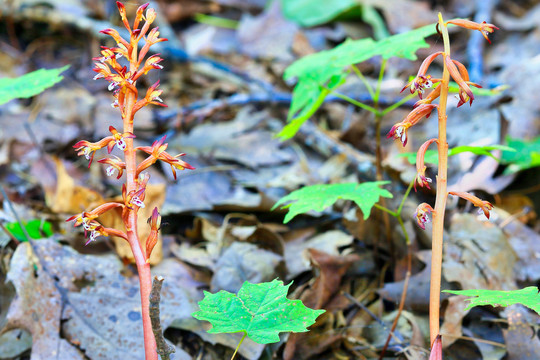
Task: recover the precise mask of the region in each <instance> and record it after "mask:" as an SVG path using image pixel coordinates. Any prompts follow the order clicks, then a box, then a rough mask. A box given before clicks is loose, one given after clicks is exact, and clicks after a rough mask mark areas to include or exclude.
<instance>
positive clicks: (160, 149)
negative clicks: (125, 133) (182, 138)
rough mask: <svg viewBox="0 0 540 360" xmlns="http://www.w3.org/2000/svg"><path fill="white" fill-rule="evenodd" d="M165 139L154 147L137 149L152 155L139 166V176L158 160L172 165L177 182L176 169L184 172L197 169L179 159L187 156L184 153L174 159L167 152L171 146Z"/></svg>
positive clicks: (153, 145)
mask: <svg viewBox="0 0 540 360" xmlns="http://www.w3.org/2000/svg"><path fill="white" fill-rule="evenodd" d="M165 138H166V136H163V137H162V138H161V139H159V140H156V141H154V143H153V144H152V146H140V147H138V148H136V150H141V151H144V152H145V153H147V154H149V155H150V156H149V157H147V158H146V159H145V160H143V161H142V162H141V163H140V164H139V166H138V167H137V174H140V173H141V172H142V171H144V170H145V169H146V168H148V167H149V166H151V165H152V164H154V163H155V162H156V161H157V160H161V161H164V162H166V163H167V164H169V165H171V170H172V173H173V176H174V179H175V180H176V169H178V170H184V169H190V170H194V169H195V168H194V167H193V166H191V165H189V164H188V163H187V162H184V161H182V160H179V159H177V158H178V157H180V156H184V155H186V154H184V153H182V154H178V155H176V156H174V157H173V156H171V155H170V154H169V153H167V152H166V151H165V150H166V149H167V147H168V146H169V144H167V143H164V142H165Z"/></svg>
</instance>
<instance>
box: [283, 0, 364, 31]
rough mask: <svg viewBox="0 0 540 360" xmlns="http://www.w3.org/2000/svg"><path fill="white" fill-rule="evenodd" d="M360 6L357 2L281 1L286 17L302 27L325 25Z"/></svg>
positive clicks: (338, 0)
mask: <svg viewBox="0 0 540 360" xmlns="http://www.w3.org/2000/svg"><path fill="white" fill-rule="evenodd" d="M358 5H359V3H358V1H357V0H325V1H317V2H313V1H312V0H281V6H282V9H283V14H284V15H285V17H286V18H287V19H289V20H292V21H294V22H296V23H298V24H300V25H302V26H315V25H321V24H324V23H326V22H328V21H330V20H332V19H334V18H335V17H337V16H338V15H340V14H342V13H344V12H346V11H347V10H350V9H351V8H353V7H355V6H358Z"/></svg>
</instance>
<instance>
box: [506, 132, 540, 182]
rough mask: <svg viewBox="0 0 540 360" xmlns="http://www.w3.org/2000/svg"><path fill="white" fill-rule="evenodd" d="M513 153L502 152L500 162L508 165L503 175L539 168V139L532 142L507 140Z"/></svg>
mask: <svg viewBox="0 0 540 360" xmlns="http://www.w3.org/2000/svg"><path fill="white" fill-rule="evenodd" d="M506 142H507V143H508V146H509V147H510V148H511V149H513V151H503V153H502V162H503V163H504V164H508V165H509V166H508V168H507V169H506V170H505V174H511V173H515V172H518V171H521V170H526V169H530V168H533V167H536V166H540V137H537V138H535V139H532V140H521V139H512V138H507V139H506Z"/></svg>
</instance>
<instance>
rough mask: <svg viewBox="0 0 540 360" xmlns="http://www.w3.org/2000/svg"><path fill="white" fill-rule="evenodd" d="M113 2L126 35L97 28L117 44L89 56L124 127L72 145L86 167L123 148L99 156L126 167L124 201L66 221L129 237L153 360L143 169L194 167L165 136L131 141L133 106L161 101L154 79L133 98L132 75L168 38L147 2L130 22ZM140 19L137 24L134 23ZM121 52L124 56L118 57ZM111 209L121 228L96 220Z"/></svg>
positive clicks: (153, 224) (155, 218)
mask: <svg viewBox="0 0 540 360" xmlns="http://www.w3.org/2000/svg"><path fill="white" fill-rule="evenodd" d="M116 4H117V6H118V10H119V11H120V16H121V17H122V22H123V24H124V26H125V27H126V29H127V31H128V32H129V34H130V37H129V39H127V40H126V39H123V38H122V37H121V36H120V34H119V33H118V31H116V30H114V29H105V30H102V31H101V32H102V33H104V34H107V35H110V36H111V37H112V38H113V39H114V40H115V41H116V45H117V46H116V47H112V48H108V47H102V50H101V56H100V57H97V58H94V59H93V60H95V61H96V63H95V68H94V69H93V70H94V71H95V72H96V73H97V75H96V76H95V77H94V80H97V79H105V80H107V81H108V82H109V83H110V84H109V90H110V91H113V96H114V99H115V100H114V102H113V103H112V104H111V105H112V107H114V108H117V109H119V110H120V114H121V116H122V120H123V125H124V129H123V131H122V132H120V131H118V130H117V129H115V128H114V127H112V126H110V127H109V131H110V132H111V136H107V137H105V138H103V139H101V140H99V141H97V142H89V141H86V140H83V141H79V142H78V143H76V144H75V145H74V148H75V149H76V150H77V151H78V155H84V156H85V157H86V159H87V160H89V164H88V167H90V165H91V163H92V160H93V159H94V155H95V153H96V151H98V150H100V149H103V148H107V151H108V152H109V153H111V151H112V150H113V149H114V148H115V147H116V148H118V149H119V150H121V151H122V152H123V159H121V158H119V157H116V156H114V157H111V158H104V159H101V160H99V161H98V162H99V163H103V164H107V165H109V166H108V167H107V170H106V172H107V175H108V176H111V175H113V174H114V173H115V172H118V175H117V179H120V177H121V176H122V174H123V173H124V172H125V173H126V182H125V183H124V184H123V185H122V198H123V201H121V202H108V203H105V204H102V205H100V206H98V207H97V208H95V209H93V210H91V211H85V212H82V213H80V214H77V215H74V216H72V217H70V218H69V219H67V221H71V220H75V226H80V225H82V226H83V228H84V232H85V236H86V235H88V241H87V242H86V244H88V243H90V242H92V241H94V240H95V239H96V237H98V236H116V237H119V238H122V239H124V240H126V241H127V242H128V243H129V246H130V248H131V251H132V252H133V257H134V259H135V263H136V265H137V271H138V274H139V284H140V293H141V305H142V320H143V330H144V348H145V358H146V360H157V358H158V354H157V350H156V341H155V338H154V334H153V333H152V326H151V322H150V316H149V295H150V291H151V287H152V279H151V275H150V261H149V259H150V255H151V253H152V250H153V248H154V246H155V245H156V243H157V240H158V231H159V227H160V222H161V217H160V214H159V212H158V209H157V208H154V210H153V212H152V216H151V217H150V218H149V219H148V224H149V226H150V233H149V235H148V238H147V239H146V241H145V242H141V241H140V239H139V236H138V229H137V213H138V211H139V209H141V208H144V207H145V204H144V199H145V190H146V184H147V183H148V180H149V178H150V175H149V174H148V173H147V172H145V170H146V169H147V168H148V167H150V166H151V165H153V164H154V163H156V162H157V161H158V160H161V161H163V162H166V163H167V164H169V165H170V166H171V169H172V172H173V175H174V178H175V179H176V170H184V169H193V167H192V166H191V165H189V164H188V163H186V162H184V161H181V160H180V159H178V157H180V156H183V155H185V154H179V155H176V156H171V155H169V154H168V153H167V152H166V151H165V150H166V149H167V144H166V143H165V142H164V141H165V137H163V138H161V139H160V140H157V141H155V142H154V143H153V144H152V146H141V147H136V148H134V147H133V138H135V135H134V134H133V119H134V116H135V114H136V113H137V111H139V110H140V109H141V108H143V107H144V106H147V105H150V104H153V105H159V106H166V105H165V104H163V101H162V100H161V98H160V95H161V93H162V90H158V89H157V88H158V86H159V81H157V82H156V83H155V84H153V85H152V86H150V87H149V88H148V89H147V91H146V95H145V96H144V97H143V98H141V99H139V98H138V90H137V86H136V85H137V80H138V79H139V78H140V77H141V76H142V75H146V74H147V73H148V72H149V71H150V70H153V69H158V70H159V69H162V68H163V67H162V66H161V65H159V63H160V62H161V61H162V60H163V59H162V58H160V57H159V54H156V55H152V56H149V57H148V58H146V60H145V57H146V55H147V54H148V51H149V49H150V47H151V46H152V45H154V44H156V43H158V42H161V41H167V39H164V38H159V31H158V28H157V27H155V28H153V29H152V30H150V25H151V24H152V23H153V21H154V20H155V18H156V12H155V10H154V9H152V8H148V5H149V4H144V5H142V6H140V7H139V8H138V9H137V13H136V16H135V20H134V22H133V27H131V26H130V24H129V22H128V19H127V15H126V9H125V8H124V5H123V4H122V3H121V2H116ZM142 21H144V24H142ZM139 25H141V26H140V27H139ZM149 30H150V31H149ZM142 39H144V41H145V44H144V46H143V47H142V48H141V49H140V50H139V48H138V45H139V42H140V40H142ZM121 58H123V59H125V60H120V59H121ZM119 60H120V62H119ZM122 61H126V62H127V65H125V66H123V65H121V64H120V63H121V62H122ZM137 151H139V152H142V153H146V154H147V155H148V157H147V158H146V159H145V160H143V161H142V162H140V163H139V164H137V159H136V152H137ZM111 209H120V210H121V211H122V220H123V222H124V226H125V230H120V229H113V228H108V227H105V226H103V225H102V224H100V223H99V222H98V221H97V220H96V219H97V218H98V217H99V216H101V215H103V214H104V213H105V212H107V211H109V210H111Z"/></svg>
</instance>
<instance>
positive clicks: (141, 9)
mask: <svg viewBox="0 0 540 360" xmlns="http://www.w3.org/2000/svg"><path fill="white" fill-rule="evenodd" d="M148 5H150V3H146V4H142V5H141V6H139V7H138V8H137V13H136V14H135V20H134V21H133V33H135V30H136V29H137V28H138V27H139V22H140V21H141V20H142V18H143V14H144V10H146V8H147V7H148Z"/></svg>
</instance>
